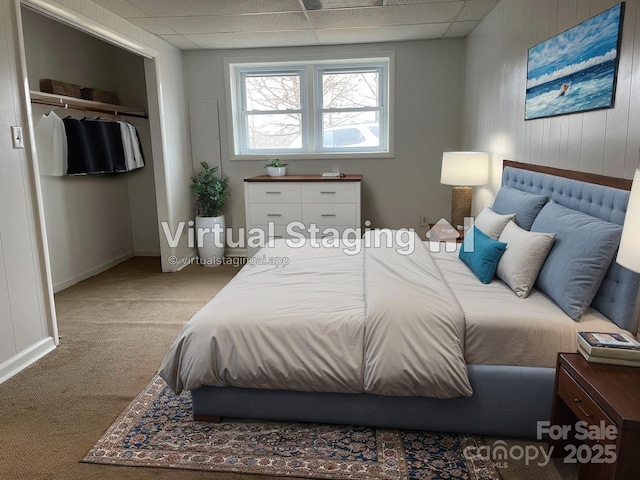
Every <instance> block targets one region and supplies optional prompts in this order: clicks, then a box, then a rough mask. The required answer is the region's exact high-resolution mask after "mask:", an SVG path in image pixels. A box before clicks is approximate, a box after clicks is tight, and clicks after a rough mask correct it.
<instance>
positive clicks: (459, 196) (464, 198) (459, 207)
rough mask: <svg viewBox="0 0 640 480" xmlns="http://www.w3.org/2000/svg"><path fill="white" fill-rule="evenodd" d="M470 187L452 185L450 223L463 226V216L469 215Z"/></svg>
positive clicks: (459, 226) (456, 226)
mask: <svg viewBox="0 0 640 480" xmlns="http://www.w3.org/2000/svg"><path fill="white" fill-rule="evenodd" d="M472 193H473V189H472V188H471V187H453V195H452V197H451V225H453V226H454V228H463V227H464V219H465V217H470V216H471V196H472Z"/></svg>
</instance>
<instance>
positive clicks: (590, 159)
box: [579, 110, 607, 174]
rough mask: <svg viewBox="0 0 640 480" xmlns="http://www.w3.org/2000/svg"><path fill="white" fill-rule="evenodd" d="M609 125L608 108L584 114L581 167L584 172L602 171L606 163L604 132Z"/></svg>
mask: <svg viewBox="0 0 640 480" xmlns="http://www.w3.org/2000/svg"><path fill="white" fill-rule="evenodd" d="M606 126H607V112H606V110H597V111H595V112H588V113H585V114H584V118H583V121H582V149H581V152H580V168H579V170H580V171H582V172H589V173H600V174H602V167H603V165H604V134H605V130H606Z"/></svg>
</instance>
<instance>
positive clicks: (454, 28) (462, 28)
mask: <svg viewBox="0 0 640 480" xmlns="http://www.w3.org/2000/svg"><path fill="white" fill-rule="evenodd" d="M478 23H480V22H478V21H471V22H453V23H452V24H451V26H450V27H449V29H448V30H447V33H445V34H444V36H445V37H446V38H462V37H466V36H467V35H469V34H470V33H471V32H472V31H473V29H474V28H476V26H477V25H478Z"/></svg>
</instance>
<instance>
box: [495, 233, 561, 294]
mask: <svg viewBox="0 0 640 480" xmlns="http://www.w3.org/2000/svg"><path fill="white" fill-rule="evenodd" d="M554 238H555V234H553V233H536V232H527V231H526V230H524V229H523V228H520V227H519V226H517V225H516V224H515V223H513V222H509V223H507V226H506V227H504V230H503V231H502V235H500V241H501V242H504V243H506V244H507V249H506V250H505V252H504V254H503V255H502V257H501V258H500V263H498V269H497V270H496V275H497V276H498V278H499V279H500V280H502V281H503V282H504V283H506V284H507V285H509V287H511V290H513V291H514V293H515V294H516V295H518V296H519V297H520V298H527V297H528V296H529V293H531V289H532V288H533V284H534V283H535V282H536V278H538V273H539V272H540V269H541V268H542V264H543V263H544V261H545V259H546V258H547V255H548V254H549V250H551V245H553V239H554Z"/></svg>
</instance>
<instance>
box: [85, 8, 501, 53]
mask: <svg viewBox="0 0 640 480" xmlns="http://www.w3.org/2000/svg"><path fill="white" fill-rule="evenodd" d="M499 1H500V0H465V1H459V0H379V1H378V2H376V1H371V0H364V1H363V0H304V1H303V0H93V2H94V3H97V4H98V5H101V6H102V7H104V8H106V9H107V10H109V11H111V12H113V13H115V14H116V15H119V16H120V17H123V18H126V19H127V20H129V21H130V22H131V23H133V24H134V25H137V26H139V27H141V28H143V29H145V30H147V31H149V32H151V33H153V34H155V35H157V36H159V37H161V38H163V39H165V40H166V41H167V42H169V43H171V44H173V45H175V46H176V47H178V48H180V49H182V50H198V49H222V48H224V49H227V48H252V47H285V46H300V45H330V44H345V43H371V42H390V41H403V40H420V39H435V38H461V37H465V36H466V35H468V34H469V33H471V31H472V30H473V29H474V28H475V27H476V26H477V25H478V24H479V23H480V21H481V20H482V19H483V18H484V17H485V16H486V15H487V14H488V13H489V12H490V11H491V10H492V9H493V8H494V7H495V6H496V5H497V4H498V3H499ZM376 3H381V4H382V5H381V6H353V5H375V4H376ZM306 5H309V8H307V7H306Z"/></svg>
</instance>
